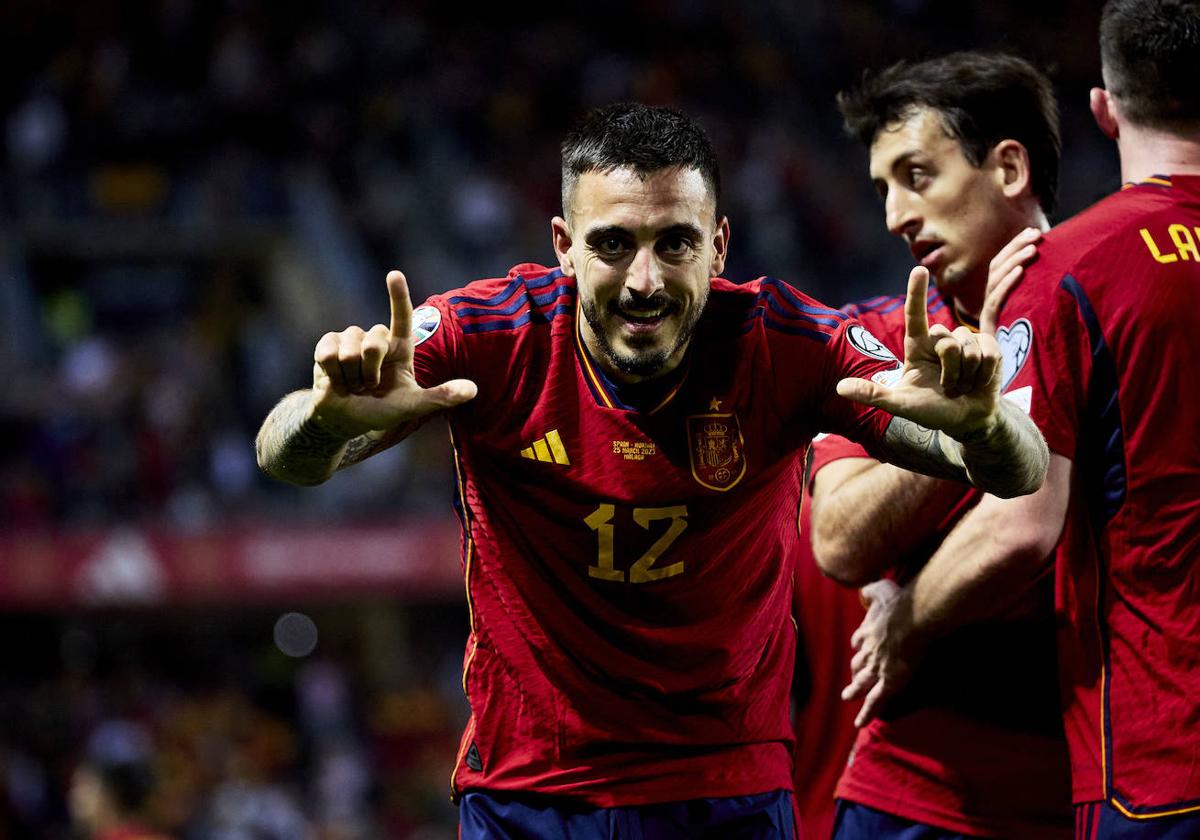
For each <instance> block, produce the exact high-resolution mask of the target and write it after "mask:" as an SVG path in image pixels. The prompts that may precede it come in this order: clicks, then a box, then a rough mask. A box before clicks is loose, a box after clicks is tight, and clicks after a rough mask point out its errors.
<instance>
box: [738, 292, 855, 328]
mask: <svg viewBox="0 0 1200 840" xmlns="http://www.w3.org/2000/svg"><path fill="white" fill-rule="evenodd" d="M764 303H765V304H766V305H767V307H768V308H769V309H770V310H771V311H772V312H774V313H775V314H776V315H778V316H779V317H780V318H783V319H785V320H787V321H792V322H802V323H809V324H815V325H816V326H819V327H827V328H833V329H836V328H837V326H838V322H837V321H836V320H835V319H833V318H828V317H817V316H813V315H805V314H802V313H799V312H796V311H795V310H794V309H791V308H788V307H786V306H784V305H783V304H782V303H780V302H779V301H778V300H776V299H775V296H774V295H772V294H769V293H768V292H765V291H764V292H760V293H759V295H758V300H757V301H756V305H757V306H760V307H761V306H762V305H763V304H764ZM750 317H756V316H753V315H752V316H750Z"/></svg>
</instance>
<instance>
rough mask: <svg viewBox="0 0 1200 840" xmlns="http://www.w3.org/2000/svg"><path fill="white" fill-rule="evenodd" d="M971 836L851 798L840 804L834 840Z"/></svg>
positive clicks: (938, 839)
mask: <svg viewBox="0 0 1200 840" xmlns="http://www.w3.org/2000/svg"><path fill="white" fill-rule="evenodd" d="M970 838H971V835H968V834H963V833H962V832H959V831H951V830H950V829H947V828H938V827H937V826H934V825H926V824H925V823H919V822H913V821H912V820H906V819H904V818H903V817H897V816H893V815H892V814H888V813H885V812H884V811H877V810H875V809H874V808H869V807H867V806H866V805H861V804H859V803H858V802H851V801H850V800H848V799H839V800H838V801H837V814H836V816H834V818H833V840H970Z"/></svg>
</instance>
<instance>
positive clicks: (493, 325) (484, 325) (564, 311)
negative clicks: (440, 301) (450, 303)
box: [462, 301, 575, 335]
mask: <svg viewBox="0 0 1200 840" xmlns="http://www.w3.org/2000/svg"><path fill="white" fill-rule="evenodd" d="M574 311H575V303H574V301H571V302H568V303H560V304H558V305H557V306H555V307H554V308H553V309H551V310H550V311H549V312H543V311H542V310H539V309H531V310H527V311H525V312H523V313H522V314H520V315H518V316H517V317H516V318H508V319H506V320H503V321H471V322H466V323H463V324H462V331H463V335H471V334H472V333H486V332H496V331H497V330H515V329H517V328H519V327H523V326H525V325H526V324H528V323H530V322H534V323H545V322H547V321H551V320H553V319H554V318H557V317H558V316H560V315H570V314H572V313H573V312H574Z"/></svg>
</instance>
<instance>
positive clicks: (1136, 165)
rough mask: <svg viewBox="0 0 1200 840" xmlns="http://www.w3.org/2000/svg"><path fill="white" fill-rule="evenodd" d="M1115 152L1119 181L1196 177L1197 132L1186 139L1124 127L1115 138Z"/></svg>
mask: <svg viewBox="0 0 1200 840" xmlns="http://www.w3.org/2000/svg"><path fill="white" fill-rule="evenodd" d="M1117 149H1118V150H1119V152H1120V155H1121V180H1122V181H1126V182H1129V181H1135V182H1136V181H1144V180H1146V179H1147V178H1150V177H1153V176H1154V175H1200V132H1198V133H1193V134H1191V135H1190V136H1187V135H1181V134H1176V133H1173V132H1170V131H1162V130H1159V129H1153V128H1146V127H1144V126H1138V125H1130V124H1128V123H1126V124H1124V125H1122V126H1121V133H1120V135H1119V136H1118V137H1117Z"/></svg>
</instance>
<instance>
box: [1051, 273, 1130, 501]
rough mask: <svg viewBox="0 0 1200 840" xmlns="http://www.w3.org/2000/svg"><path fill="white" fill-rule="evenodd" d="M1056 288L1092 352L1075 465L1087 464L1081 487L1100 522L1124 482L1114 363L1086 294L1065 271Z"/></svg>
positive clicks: (1122, 495)
mask: <svg viewBox="0 0 1200 840" xmlns="http://www.w3.org/2000/svg"><path fill="white" fill-rule="evenodd" d="M1061 286H1062V288H1064V289H1066V290H1067V292H1069V293H1070V294H1071V296H1072V297H1073V298H1075V303H1076V305H1077V306H1078V307H1079V315H1080V317H1081V318H1082V319H1083V323H1084V325H1085V326H1086V327H1087V331H1088V344H1089V346H1090V347H1091V351H1092V373H1091V376H1090V377H1089V379H1088V383H1087V402H1086V404H1085V406H1084V416H1083V417H1082V418H1080V419H1081V423H1080V426H1081V428H1080V436H1079V442H1078V446H1079V448H1080V452H1079V456H1078V457H1077V458H1076V463H1077V464H1081V465H1087V470H1088V472H1090V473H1091V476H1090V478H1091V480H1090V481H1088V480H1085V482H1084V484H1083V486H1084V487H1090V488H1093V491H1092V492H1093V498H1092V502H1093V504H1095V505H1098V506H1099V510H1100V512H1101V514H1102V515H1103V522H1104V523H1107V522H1108V521H1109V520H1110V519H1112V518H1113V517H1114V516H1115V515H1116V513H1117V511H1118V510H1120V509H1121V505H1123V504H1125V493H1126V487H1127V486H1128V482H1127V480H1126V476H1125V432H1124V428H1123V427H1122V424H1121V403H1120V393H1119V391H1118V385H1117V383H1118V381H1119V380H1118V379H1117V365H1116V361H1115V360H1114V359H1113V356H1112V351H1111V350H1110V349H1109V346H1108V343H1107V342H1106V341H1105V340H1104V332H1103V330H1102V329H1101V328H1100V319H1099V317H1097V315H1096V310H1095V309H1094V308H1093V307H1092V302H1091V300H1090V299H1089V298H1088V296H1087V292H1085V291H1084V289H1083V287H1082V286H1081V285H1079V281H1078V280H1076V279H1075V278H1074V277H1072V276H1071V275H1070V274H1067V275H1064V276H1063V279H1062V281H1061Z"/></svg>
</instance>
